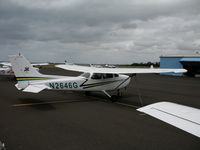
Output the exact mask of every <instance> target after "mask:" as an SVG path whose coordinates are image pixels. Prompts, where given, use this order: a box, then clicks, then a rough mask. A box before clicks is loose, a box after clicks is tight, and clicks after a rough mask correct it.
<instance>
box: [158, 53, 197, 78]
mask: <svg viewBox="0 0 200 150" xmlns="http://www.w3.org/2000/svg"><path fill="white" fill-rule="evenodd" d="M160 68H184V69H187V70H188V72H187V73H186V75H188V76H195V75H196V74H200V55H185V56H178V55H177V56H160ZM163 74H164V75H176V76H177V75H178V76H181V75H183V74H182V73H179V74H175V73H163Z"/></svg>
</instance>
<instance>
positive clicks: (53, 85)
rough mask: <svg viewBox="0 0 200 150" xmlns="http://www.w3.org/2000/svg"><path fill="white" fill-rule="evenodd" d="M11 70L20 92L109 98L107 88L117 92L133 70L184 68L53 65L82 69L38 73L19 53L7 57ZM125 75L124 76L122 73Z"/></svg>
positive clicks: (178, 70)
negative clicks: (68, 72)
mask: <svg viewBox="0 0 200 150" xmlns="http://www.w3.org/2000/svg"><path fill="white" fill-rule="evenodd" d="M9 59H10V61H11V64H12V68H13V70H14V73H15V76H16V79H17V81H18V82H17V84H16V87H17V88H18V89H19V90H23V91H24V92H32V93H38V92H40V91H42V90H44V89H51V90H73V91H100V92H103V93H104V94H106V95H107V96H108V97H109V98H113V97H112V96H111V95H110V94H109V93H108V91H115V90H117V91H118V92H119V90H120V89H122V88H124V87H126V86H127V85H128V84H129V82H130V80H131V77H132V76H128V75H127V74H130V75H133V74H136V73H166V72H174V73H180V72H181V73H182V72H186V70H185V69H153V68H148V69H139V68H96V67H86V66H77V65H68V64H65V65H57V67H59V68H62V69H66V70H72V71H78V72H83V74H82V75H80V76H77V77H69V76H55V75H43V74H41V73H39V72H38V71H37V70H36V69H35V68H34V67H33V66H32V65H31V64H30V63H29V61H28V60H27V59H26V58H25V57H24V56H23V55H14V56H9ZM125 74H126V75H125Z"/></svg>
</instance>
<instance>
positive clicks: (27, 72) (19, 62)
mask: <svg viewBox="0 0 200 150" xmlns="http://www.w3.org/2000/svg"><path fill="white" fill-rule="evenodd" d="M9 59H10V62H11V64H12V69H13V71H14V73H15V76H16V79H17V81H18V84H17V85H16V87H17V88H18V89H24V88H26V87H27V86H28V85H29V82H30V81H31V80H35V79H38V78H41V77H42V76H43V75H42V74H40V73H39V72H38V71H37V69H36V68H34V67H33V66H32V65H31V64H30V62H29V61H28V60H27V59H26V58H25V57H24V56H23V55H20V54H19V55H13V56H9Z"/></svg>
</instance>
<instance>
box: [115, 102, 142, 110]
mask: <svg viewBox="0 0 200 150" xmlns="http://www.w3.org/2000/svg"><path fill="white" fill-rule="evenodd" d="M115 103H116V104H119V105H123V106H127V107H132V108H136V109H137V108H140V107H139V106H135V105H131V104H126V103H121V102H115Z"/></svg>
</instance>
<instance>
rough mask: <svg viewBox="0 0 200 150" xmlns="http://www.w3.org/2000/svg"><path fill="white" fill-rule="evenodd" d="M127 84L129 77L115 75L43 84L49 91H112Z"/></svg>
mask: <svg viewBox="0 0 200 150" xmlns="http://www.w3.org/2000/svg"><path fill="white" fill-rule="evenodd" d="M44 79H45V78H44ZM36 80H37V79H36ZM38 80H39V79H38ZM22 82H23V81H22ZM38 82H40V81H35V82H33V83H31V84H33V85H34V84H38ZM43 83H44V82H43ZM129 83H130V77H129V76H127V75H117V77H115V76H114V75H113V77H112V78H111V77H110V78H101V79H92V76H90V77H88V78H85V77H82V76H78V77H65V78H63V77H62V78H60V79H46V82H45V83H44V84H45V85H46V86H48V89H51V90H72V91H80V90H81V91H102V90H105V91H112V90H117V89H121V88H124V87H126V86H127V85H128V84H129Z"/></svg>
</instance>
